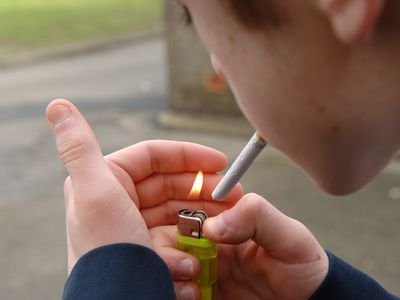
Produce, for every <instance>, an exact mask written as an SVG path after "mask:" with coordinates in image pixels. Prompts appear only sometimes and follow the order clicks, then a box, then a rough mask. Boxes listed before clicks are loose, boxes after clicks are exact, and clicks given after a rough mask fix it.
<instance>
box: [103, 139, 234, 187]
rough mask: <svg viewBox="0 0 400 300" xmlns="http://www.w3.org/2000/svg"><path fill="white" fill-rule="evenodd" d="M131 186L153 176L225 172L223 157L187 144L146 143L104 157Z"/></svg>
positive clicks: (224, 157) (225, 159) (217, 153)
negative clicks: (129, 180) (123, 174)
mask: <svg viewBox="0 0 400 300" xmlns="http://www.w3.org/2000/svg"><path fill="white" fill-rule="evenodd" d="M107 159H110V160H112V161H113V162H114V163H116V164H118V165H119V166H120V167H121V168H123V169H124V170H125V171H126V172H127V173H128V174H130V176H131V177H132V179H133V181H134V182H137V181H140V180H142V179H144V178H146V177H147V176H149V175H151V174H152V173H179V172H197V171H203V172H205V173H215V172H218V171H221V170H223V169H224V168H225V166H226V163H227V158H226V156H225V155H224V154H223V153H221V152H219V151H217V150H214V149H211V148H208V147H205V146H201V145H197V144H193V143H186V142H174V141H146V142H142V143H139V144H136V145H133V146H130V147H128V148H125V149H123V150H120V151H117V152H115V153H113V154H110V155H108V156H107Z"/></svg>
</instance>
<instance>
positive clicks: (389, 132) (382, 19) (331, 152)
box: [180, 0, 400, 194]
mask: <svg viewBox="0 0 400 300" xmlns="http://www.w3.org/2000/svg"><path fill="white" fill-rule="evenodd" d="M180 2H181V3H182V5H184V6H185V7H186V8H187V10H188V11H189V13H190V14H191V18H192V20H193V23H194V25H195V27H196V28H197V30H198V32H199V35H200V37H201V39H202V40H203V42H204V43H205V45H206V47H207V48H208V50H209V51H210V53H211V56H212V60H213V64H214V66H215V68H216V70H217V71H218V72H219V73H220V74H222V76H223V77H225V78H226V80H227V81H228V82H229V84H230V86H231V88H232V90H233V92H234V94H235V96H236V98H237V101H238V103H239V105H240V107H241V109H242V111H243V112H244V114H245V115H246V117H247V118H248V119H249V121H250V122H251V123H252V125H253V126H254V127H255V128H256V129H257V130H259V131H261V132H262V133H263V134H264V136H265V138H266V139H267V141H268V142H269V143H270V144H272V145H273V146H275V147H276V148H278V149H279V150H281V151H282V152H284V153H285V154H286V155H288V156H289V157H290V158H291V159H292V160H294V161H295V162H296V163H297V164H298V165H300V166H301V167H302V168H303V169H304V170H305V171H306V172H307V173H308V174H309V175H310V176H311V178H313V180H314V181H315V182H316V183H317V184H319V185H320V186H321V187H322V188H324V189H325V190H326V191H328V192H330V193H333V194H346V193H350V192H352V191H354V190H356V189H358V188H359V187H361V186H362V185H364V184H365V183H366V182H368V181H369V180H370V179H372V178H373V177H374V176H375V175H376V174H377V173H378V172H379V171H380V170H381V169H382V168H383V167H384V166H385V165H386V164H387V162H388V161H389V160H390V159H391V158H392V157H393V155H394V154H395V153H396V151H397V150H398V149H399V147H400V82H399V81H400V1H398V0H392V1H390V0H387V1H385V0H309V1H298V0H261V1H260V0H201V1H199V0H180Z"/></svg>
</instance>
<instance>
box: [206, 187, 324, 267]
mask: <svg viewBox="0 0 400 300" xmlns="http://www.w3.org/2000/svg"><path fill="white" fill-rule="evenodd" d="M203 230H204V233H205V235H206V236H207V238H209V239H211V240H213V241H215V242H219V243H227V244H239V243H243V242H245V241H248V240H249V239H252V240H253V241H254V242H256V243H257V244H258V245H260V246H261V247H262V248H264V249H265V250H266V251H267V252H268V254H269V255H271V256H273V257H275V258H278V259H280V260H283V261H285V262H287V263H290V262H297V263H298V262H302V261H304V262H308V261H310V260H313V259H316V258H317V256H318V253H320V247H319V244H318V242H317V241H316V239H315V238H314V237H313V235H312V234H311V233H310V232H309V231H308V229H307V228H306V227H305V226H304V225H303V224H301V223H300V222H298V221H296V220H294V219H291V218H289V217H287V216H285V215H284V214H282V213H281V212H280V211H279V210H278V209H276V208H275V207H274V206H273V205H271V204H270V203H269V202H268V201H267V200H265V199H264V198H262V197H260V196H258V195H256V194H248V195H245V196H244V197H243V199H241V200H240V201H239V202H238V203H237V205H236V206H234V207H233V208H232V209H230V210H227V211H225V212H223V213H222V214H220V215H218V216H217V217H214V218H209V219H207V220H206V222H205V224H204V226H203Z"/></svg>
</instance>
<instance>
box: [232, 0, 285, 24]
mask: <svg viewBox="0 0 400 300" xmlns="http://www.w3.org/2000/svg"><path fill="white" fill-rule="evenodd" d="M224 1H225V2H226V3H227V5H229V6H230V7H231V9H232V10H233V12H234V14H235V15H236V17H237V18H238V19H239V20H240V21H241V22H242V24H243V25H245V26H247V27H249V28H250V29H262V28H265V27H271V26H272V27H277V26H279V25H280V24H281V16H280V14H279V12H278V11H277V9H276V7H275V6H273V5H272V4H271V0H224Z"/></svg>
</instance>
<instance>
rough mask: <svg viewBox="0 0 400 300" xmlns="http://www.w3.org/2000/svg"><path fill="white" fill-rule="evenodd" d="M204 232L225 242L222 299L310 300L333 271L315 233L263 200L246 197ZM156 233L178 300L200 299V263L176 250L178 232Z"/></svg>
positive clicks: (220, 263)
mask: <svg viewBox="0 0 400 300" xmlns="http://www.w3.org/2000/svg"><path fill="white" fill-rule="evenodd" d="M203 229H204V233H205V235H206V237H207V238H208V239H210V240H212V241H214V242H217V243H219V252H218V255H219V258H218V284H217V286H218V297H217V299H246V300H248V299H269V300H272V299H281V300H292V299H296V300H302V299H304V300H305V299H309V297H310V296H311V295H312V294H313V293H314V291H315V290H316V289H317V288H318V287H319V286H320V285H321V283H322V281H323V280H324V278H325V277H326V274H327V272H328V258H327V255H326V253H325V251H324V250H323V249H322V248H321V246H320V245H319V243H318V241H317V240H316V238H315V237H314V236H313V235H312V233H311V232H310V231H309V230H308V229H307V228H306V227H305V226H304V225H303V224H301V223H300V222H298V221H296V220H294V219H292V218H289V217H287V216H285V215H284V214H282V213H281V212H280V211H279V210H278V209H276V208H275V207H274V206H272V205H271V204H270V203H269V202H268V201H267V200H265V199H264V198H262V197H260V196H259V195H256V194H248V195H245V196H244V197H243V198H242V199H241V200H240V201H239V202H238V203H237V204H236V205H235V206H234V207H233V208H231V209H229V210H226V211H224V212H223V213H221V214H219V215H218V216H216V217H211V218H209V219H207V220H206V222H205V224H204V226H203ZM151 233H152V236H153V240H154V241H155V243H154V244H155V247H156V251H157V252H158V253H159V254H160V255H161V257H163V259H164V260H165V261H166V262H167V264H168V265H169V266H170V270H171V271H172V275H173V277H174V281H175V289H176V294H177V297H178V299H182V300H183V299H200V298H199V290H198V287H196V286H195V285H194V284H193V283H191V279H192V278H193V277H194V276H196V274H197V273H198V272H199V264H198V263H196V260H195V259H194V258H193V257H191V256H190V255H188V254H185V253H182V252H180V251H178V250H176V248H177V244H176V240H175V235H174V229H173V227H163V228H155V229H153V230H152V232H151ZM188 261H191V262H192V265H193V266H194V267H193V268H188V267H187V265H188ZM188 290H191V294H189V292H188ZM180 291H184V293H181V294H180Z"/></svg>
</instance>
